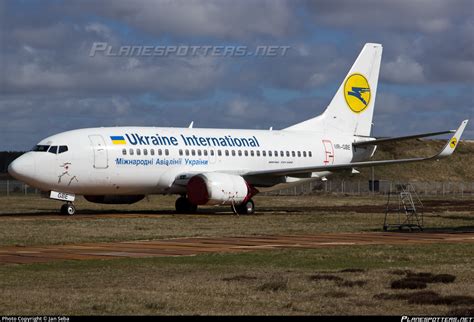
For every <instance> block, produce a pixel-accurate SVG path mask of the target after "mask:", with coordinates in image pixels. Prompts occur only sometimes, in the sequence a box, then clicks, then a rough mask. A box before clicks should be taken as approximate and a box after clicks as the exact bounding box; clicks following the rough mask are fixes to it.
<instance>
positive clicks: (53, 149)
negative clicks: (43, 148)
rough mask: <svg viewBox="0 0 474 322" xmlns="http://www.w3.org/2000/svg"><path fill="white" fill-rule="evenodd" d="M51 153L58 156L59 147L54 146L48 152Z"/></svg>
mask: <svg viewBox="0 0 474 322" xmlns="http://www.w3.org/2000/svg"><path fill="white" fill-rule="evenodd" d="M48 152H49V153H53V154H56V153H58V146H57V145H52V146H51V147H50V148H49V150H48Z"/></svg>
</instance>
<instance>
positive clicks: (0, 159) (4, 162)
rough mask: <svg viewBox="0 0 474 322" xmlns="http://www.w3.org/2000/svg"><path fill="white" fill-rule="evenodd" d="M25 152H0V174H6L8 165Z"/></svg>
mask: <svg viewBox="0 0 474 322" xmlns="http://www.w3.org/2000/svg"><path fill="white" fill-rule="evenodd" d="M23 153H25V152H10V151H1V152H0V173H6V172H7V169H8V165H9V164H10V163H11V162H12V161H13V160H15V159H16V158H18V157H19V156H20V155H22V154H23Z"/></svg>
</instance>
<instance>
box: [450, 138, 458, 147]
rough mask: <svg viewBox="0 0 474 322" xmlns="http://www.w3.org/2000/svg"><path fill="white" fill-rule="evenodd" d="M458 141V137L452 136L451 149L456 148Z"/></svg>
mask: <svg viewBox="0 0 474 322" xmlns="http://www.w3.org/2000/svg"><path fill="white" fill-rule="evenodd" d="M457 143H458V140H457V139H456V138H452V139H451V141H449V146H450V147H451V149H454V148H455V147H456V144H457Z"/></svg>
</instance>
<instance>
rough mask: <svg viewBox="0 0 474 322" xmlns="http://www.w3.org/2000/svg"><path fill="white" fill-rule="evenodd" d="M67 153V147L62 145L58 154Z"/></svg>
mask: <svg viewBox="0 0 474 322" xmlns="http://www.w3.org/2000/svg"><path fill="white" fill-rule="evenodd" d="M66 151H67V146H66V145H61V146H60V147H59V150H58V153H64V152H66Z"/></svg>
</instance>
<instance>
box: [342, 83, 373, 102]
mask: <svg viewBox="0 0 474 322" xmlns="http://www.w3.org/2000/svg"><path fill="white" fill-rule="evenodd" d="M366 92H370V88H367V87H352V91H349V92H347V95H350V96H354V97H356V98H358V99H359V100H360V101H361V102H362V103H364V105H367V102H366V101H365V99H364V98H363V97H362V94H363V93H366Z"/></svg>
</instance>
